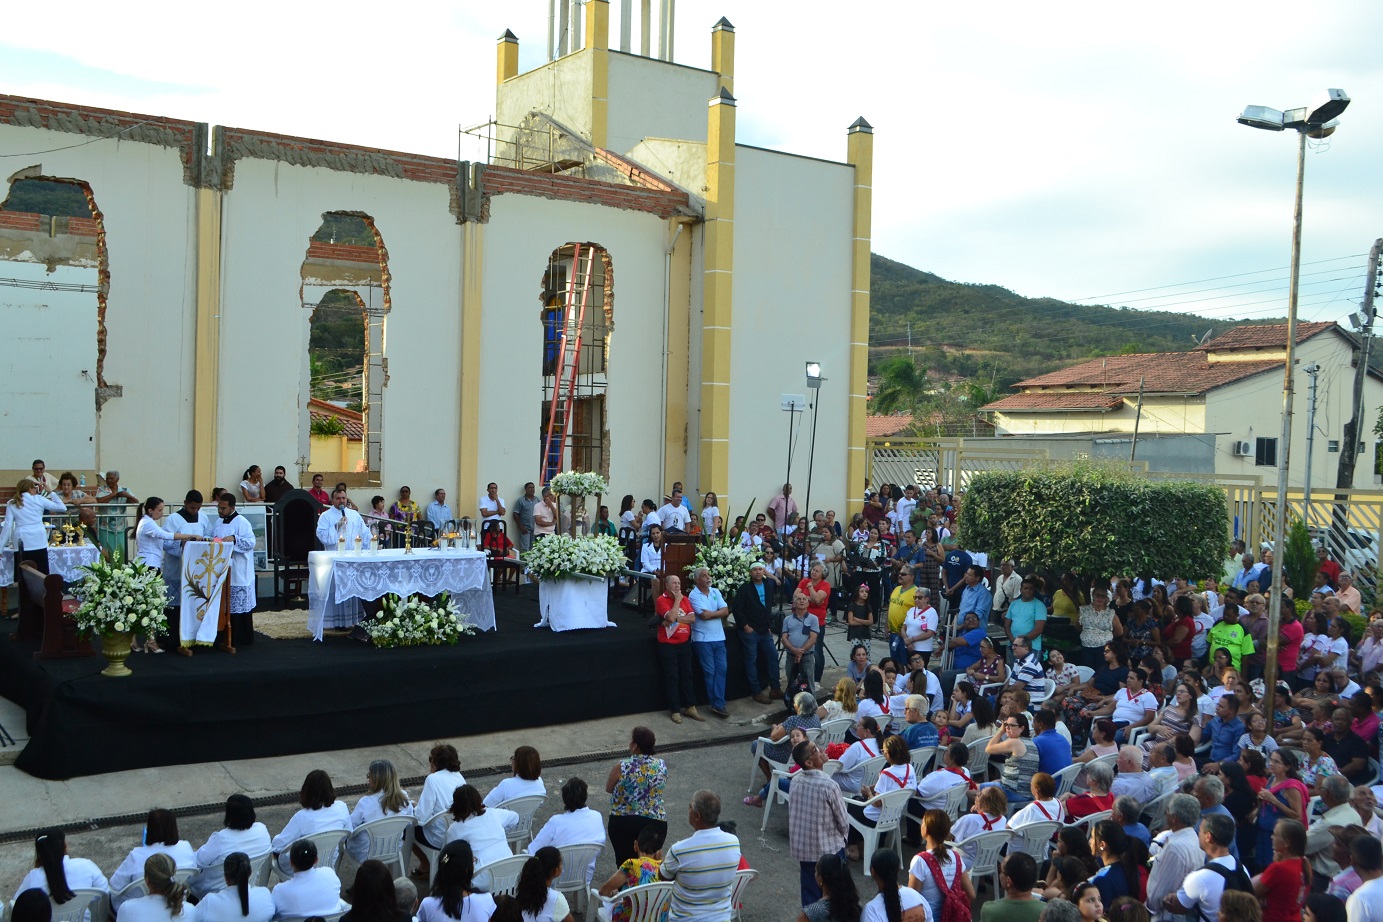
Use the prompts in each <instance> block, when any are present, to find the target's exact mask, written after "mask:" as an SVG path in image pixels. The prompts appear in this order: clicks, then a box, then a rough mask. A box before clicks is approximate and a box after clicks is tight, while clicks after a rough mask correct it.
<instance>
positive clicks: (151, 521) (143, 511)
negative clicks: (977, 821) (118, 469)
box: [134, 496, 201, 571]
mask: <svg viewBox="0 0 1383 922" xmlns="http://www.w3.org/2000/svg"><path fill="white" fill-rule="evenodd" d="M162 519H163V500H161V499H159V498H158V497H157V496H151V497H149V498H148V499H146V500H145V501H144V502H142V503H140V504H139V513H138V514H137V516H136V521H137V522H138V523H139V524H137V525H136V526H135V527H134V544H135V556H136V557H138V558H139V559H140V560H142V561H144V565H145V566H146V567H148V568H149V569H151V570H159V571H162V570H163V542H165V541H196V540H198V539H200V538H201V535H194V534H190V533H184V532H174V531H169V530H168V529H166V528H164V527H163V526H162V525H160V524H159V522H160V520H162Z"/></svg>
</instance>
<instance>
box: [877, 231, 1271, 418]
mask: <svg viewBox="0 0 1383 922" xmlns="http://www.w3.org/2000/svg"><path fill="white" fill-rule="evenodd" d="M870 274H871V279H870V286H871V294H870V327H869V329H870V332H869V343H870V347H869V366H870V373H871V374H873V373H875V372H876V371H877V369H878V366H879V365H880V364H881V363H882V362H884V361H886V360H887V359H889V358H892V357H894V356H896V355H906V354H907V351H908V330H907V327H908V323H909V322H911V324H912V349H913V355H914V358H915V359H916V361H917V364H918V365H919V367H921V368H922V369H925V370H926V372H927V375H928V377H930V378H931V379H933V380H948V379H953V378H964V379H968V380H973V381H975V382H976V383H979V384H981V385H982V386H983V387H984V388H985V389H986V390H988V391H990V392H991V393H1003V392H1004V391H1006V390H1007V389H1008V388H1009V386H1011V385H1012V384H1014V383H1016V382H1018V381H1021V380H1023V379H1024V378H1031V377H1034V376H1036V375H1040V374H1044V373H1046V372H1049V371H1052V370H1054V369H1056V368H1060V367H1063V366H1065V365H1069V364H1072V363H1073V362H1076V361H1082V360H1085V359H1091V358H1097V357H1099V356H1101V355H1114V354H1118V353H1128V352H1179V351H1185V350H1187V349H1192V348H1194V347H1195V345H1196V342H1197V341H1198V340H1199V339H1200V338H1201V337H1203V336H1204V335H1205V334H1206V331H1207V330H1209V331H1212V335H1216V336H1218V335H1219V334H1220V333H1223V332H1224V331H1225V330H1227V329H1229V328H1230V327H1233V326H1238V325H1239V324H1241V323H1273V322H1281V320H1280V319H1279V320H1277V321H1274V320H1270V319H1255V320H1252V321H1239V320H1225V319H1220V320H1211V319H1209V318H1206V317H1197V316H1195V315H1194V314H1177V313H1169V312H1163V311H1141V310H1131V309H1129V308H1126V307H1124V308H1114V307H1101V306H1089V305H1081V304H1070V303H1067V302H1065V301H1058V300H1056V299H1054V298H1025V297H1023V296H1022V295H1018V294H1015V293H1013V292H1012V291H1009V290H1008V289H1007V288H1001V287H999V286H998V285H967V284H963V283H960V282H951V281H947V280H946V279H943V278H940V277H939V276H936V275H933V274H931V273H930V272H923V271H921V270H920V269H914V268H912V267H911V266H906V265H903V264H902V263H899V262H894V261H893V260H891V259H886V258H884V257H883V256H880V255H878V254H877V253H876V254H873V257H872V260H871V268H870Z"/></svg>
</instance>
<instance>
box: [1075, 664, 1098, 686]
mask: <svg viewBox="0 0 1383 922" xmlns="http://www.w3.org/2000/svg"><path fill="white" fill-rule="evenodd" d="M1076 675H1078V676H1080V678H1079V679H1078V680H1077V681H1076V684H1077V685H1084V684H1085V683H1086V682H1089V681H1090V680H1091V679H1093V678H1095V670H1094V669H1091V668H1090V667H1089V666H1077V667H1076Z"/></svg>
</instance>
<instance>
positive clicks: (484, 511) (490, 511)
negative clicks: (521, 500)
mask: <svg viewBox="0 0 1383 922" xmlns="http://www.w3.org/2000/svg"><path fill="white" fill-rule="evenodd" d="M531 486H532V484H527V485H525V486H524V492H525V493H527V492H528V489H529V487H531ZM476 505H477V511H478V512H479V513H480V521H481V523H482V524H483V523H485V522H498V521H499V520H500V519H503V518H504V514H505V511H506V510H505V507H504V500H502V499H500V498H499V484H497V483H495V482H493V481H491V482H490V483H487V484H485V495H484V496H482V497H480V502H479V503H477V504H476ZM515 512H517V510H515Z"/></svg>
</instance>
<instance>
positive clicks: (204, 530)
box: [163, 490, 212, 608]
mask: <svg viewBox="0 0 1383 922" xmlns="http://www.w3.org/2000/svg"><path fill="white" fill-rule="evenodd" d="M211 527H212V518H211V516H210V515H208V514H207V513H205V512H203V511H202V494H201V492H200V491H198V490H188V491H187V496H185V497H184V498H183V501H182V508H181V509H179V510H178V511H177V512H174V513H171V514H169V516H168V530H169V531H172V532H174V533H176V534H188V535H193V536H194V537H193V538H191V539H190V540H194V541H205V540H206V539H207V538H209V537H210V536H211ZM163 557H164V560H165V562H166V564H167V565H166V566H165V567H164V568H163V582H164V584H165V585H166V586H167V587H168V604H169V605H172V606H173V607H174V608H176V607H177V606H179V605H181V604H182V542H181V541H165V542H163Z"/></svg>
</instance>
